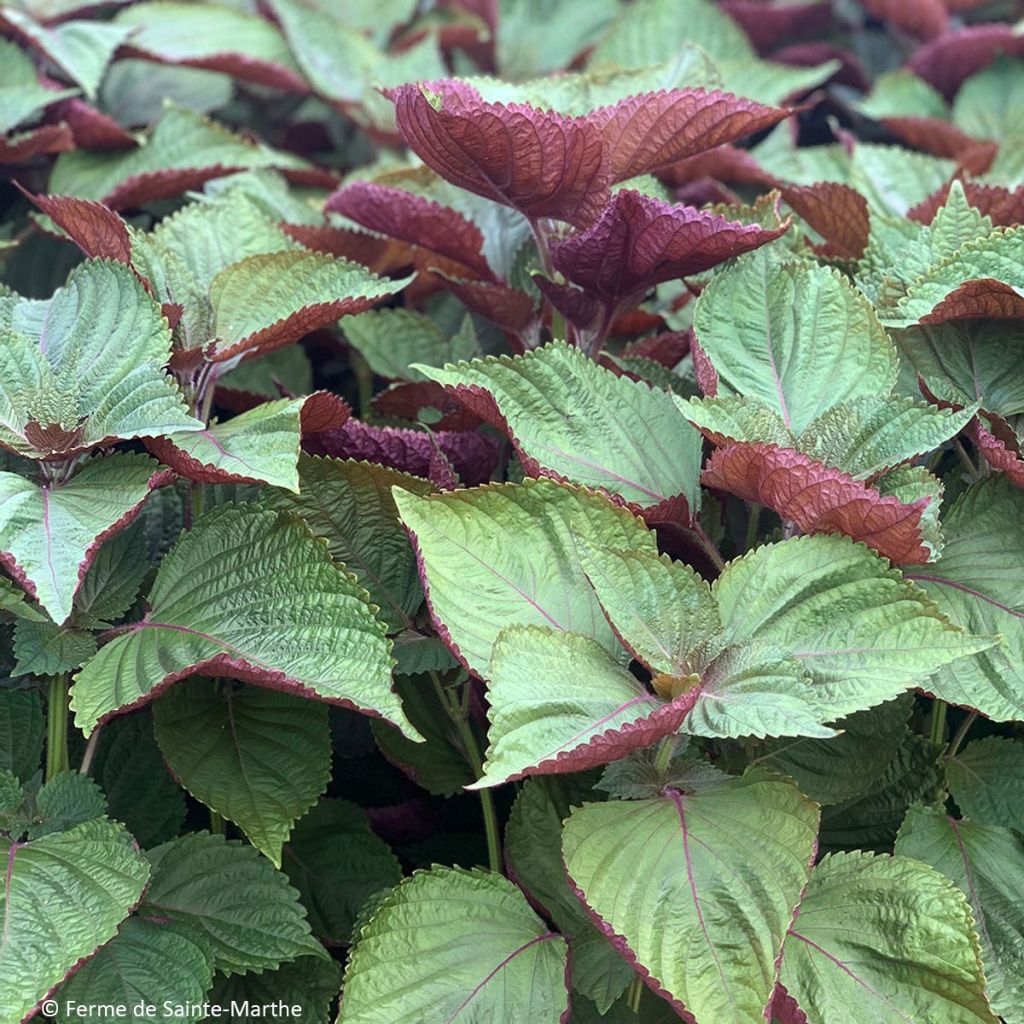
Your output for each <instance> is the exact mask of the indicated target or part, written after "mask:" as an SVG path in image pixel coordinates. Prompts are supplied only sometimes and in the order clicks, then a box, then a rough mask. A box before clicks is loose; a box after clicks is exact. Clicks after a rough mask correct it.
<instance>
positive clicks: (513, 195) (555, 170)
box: [388, 79, 609, 224]
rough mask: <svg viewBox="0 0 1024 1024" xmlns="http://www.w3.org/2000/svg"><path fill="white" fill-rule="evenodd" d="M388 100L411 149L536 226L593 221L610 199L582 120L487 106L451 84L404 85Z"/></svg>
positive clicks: (600, 150)
mask: <svg viewBox="0 0 1024 1024" xmlns="http://www.w3.org/2000/svg"><path fill="white" fill-rule="evenodd" d="M425 90H426V91H428V92H429V94H430V98H428V95H427V93H426V92H425ZM388 95H390V96H391V98H392V99H393V100H394V103H395V119H396V121H397V123H398V128H399V131H400V132H401V134H402V137H403V138H404V139H405V141H406V143H407V144H408V145H409V147H410V148H411V149H412V150H413V151H414V152H415V153H416V155H417V156H419V157H420V159H421V160H422V161H423V162H424V163H425V164H426V165H427V166H428V167H430V168H432V169H433V170H435V171H436V172H437V173H438V174H440V175H441V177H443V178H444V179H445V180H447V181H450V182H452V183H453V184H455V185H458V186H459V187H460V188H464V189H466V190H467V191H469V192H474V193H476V194H477V195H481V196H484V197H485V198H486V199H492V200H494V201H495V202H498V203H502V204H504V205H505V206H512V207H514V208H515V209H517V210H521V211H522V212H523V213H524V214H525V215H526V216H527V217H529V218H531V219H533V220H536V219H537V218H539V217H556V218H558V219H559V220H565V221H568V222H569V223H571V224H587V223H589V222H590V221H592V220H593V219H594V217H595V216H596V215H597V213H598V211H599V210H600V209H601V207H602V206H604V204H605V202H606V201H607V199H608V184H609V171H608V161H607V156H606V154H605V149H604V145H603V141H602V138H601V132H600V130H599V128H598V127H597V125H595V124H594V123H592V122H591V121H589V120H588V119H586V118H580V117H566V116H564V115H562V114H556V113H552V112H550V111H542V110H537V109H535V108H534V107H530V106H527V105H525V104H518V103H517V104H508V105H506V104H504V103H486V102H484V100H482V99H481V98H480V95H479V93H477V91H476V90H475V89H473V88H472V87H471V86H469V85H467V84H466V83H464V82H458V81H455V80H452V79H445V80H442V81H439V82H428V83H424V84H411V85H403V86H400V87H399V88H397V89H393V90H390V91H389V93H388ZM438 96H439V97H440V99H439V100H438V99H437V97H438ZM435 102H436V103H437V105H436V106H435Z"/></svg>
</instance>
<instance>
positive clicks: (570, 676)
mask: <svg viewBox="0 0 1024 1024" xmlns="http://www.w3.org/2000/svg"><path fill="white" fill-rule="evenodd" d="M696 696H697V694H696V691H695V688H694V687H693V686H687V687H685V688H683V690H682V692H681V693H679V694H678V695H675V694H673V695H672V697H673V699H671V700H665V699H663V698H661V697H659V696H658V695H657V694H656V693H653V692H651V691H650V690H648V689H647V688H646V687H645V686H644V684H643V683H642V682H641V681H640V680H639V679H638V678H637V677H636V676H634V675H632V674H631V673H630V672H629V671H628V670H627V669H626V668H624V667H623V666H622V664H621V662H620V661H618V660H616V659H615V658H614V657H613V656H612V655H610V654H609V653H608V652H607V651H606V650H605V649H604V648H603V647H602V646H601V645H600V644H599V643H598V642H597V641H596V640H592V639H591V638H589V637H585V636H581V635H580V634H578V633H566V632H559V631H556V630H553V629H544V628H541V627H538V626H519V627H512V628H508V629H503V630H502V631H501V633H500V634H499V635H498V639H497V641H496V642H495V644H494V653H493V655H492V657H491V667H490V671H489V672H488V675H487V697H488V703H489V705H490V707H489V709H488V717H489V718H490V722H491V727H490V730H489V733H488V736H489V739H490V745H489V746H488V748H487V754H486V758H485V762H484V774H483V777H482V778H481V779H480V781H479V782H478V783H475V784H474V785H472V786H469V787H467V788H469V789H479V788H483V787H485V786H496V785H500V784H501V783H503V782H509V781H511V780H513V779H520V778H523V777H524V776H526V775H546V774H555V773H559V772H575V771H582V770H584V769H586V768H593V767H595V766H597V765H601V764H607V763H608V762H609V761H615V760H617V759H618V758H620V757H624V756H625V755H626V754H628V753H629V751H631V750H633V749H635V748H636V747H644V746H648V745H650V744H651V743H654V742H656V741H657V740H659V739H661V738H662V737H663V736H667V735H669V734H671V733H674V732H675V731H676V730H677V729H679V727H680V725H682V723H683V721H684V720H685V718H686V716H687V714H688V713H689V711H690V708H691V707H692V706H693V702H694V700H695V699H696Z"/></svg>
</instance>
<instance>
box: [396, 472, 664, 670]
mask: <svg viewBox="0 0 1024 1024" xmlns="http://www.w3.org/2000/svg"><path fill="white" fill-rule="evenodd" d="M395 503H396V504H397V505H398V511H399V514H400V515H401V517H402V521H403V522H404V523H405V525H406V528H407V529H408V530H409V533H410V536H411V537H412V538H413V543H414V545H415V546H416V549H417V552H418V557H419V559H420V566H421V575H422V578H423V583H424V590H425V592H426V594H427V602H428V606H429V608H430V611H431V615H432V617H433V619H434V623H435V625H436V626H437V628H438V632H439V633H440V635H441V637H442V638H443V639H444V640H445V642H446V643H447V644H448V645H449V647H451V649H452V651H453V652H454V653H455V654H456V656H458V657H459V659H460V660H461V661H462V662H463V663H464V664H465V665H466V666H467V667H468V668H469V669H470V670H471V671H473V672H474V673H475V674H477V675H478V676H480V677H481V678H486V676H487V670H488V667H489V665H490V661H491V650H492V648H493V646H494V642H495V640H496V639H497V637H498V634H499V633H500V632H501V630H502V629H504V628H505V627H507V626H512V625H526V626H528V625H538V626H550V627H553V628H554V629H559V630H566V631H568V632H574V633H582V634H583V635H584V636H589V637H591V638H592V639H594V640H596V641H597V642H598V643H599V644H600V645H601V646H602V647H604V648H605V649H606V650H607V651H609V652H611V653H615V652H616V651H618V650H620V648H619V645H618V643H617V641H616V639H615V637H614V635H613V633H612V630H611V627H610V626H609V625H608V622H607V620H606V619H605V617H604V614H603V613H602V611H601V606H600V605H599V604H598V602H597V599H596V597H595V596H594V595H593V591H592V590H591V589H590V586H589V585H588V583H587V580H586V576H585V575H584V574H583V569H582V568H581V566H580V564H579V560H578V556H577V554H576V548H577V541H576V538H575V536H574V534H575V535H578V536H580V537H582V538H583V539H584V540H588V541H590V542H592V543H598V544H608V545H609V546H611V547H625V548H632V547H635V548H639V549H642V550H644V549H645V550H651V551H653V550H654V536H653V534H650V533H649V532H648V531H647V530H645V529H644V527H643V525H642V524H641V523H640V522H639V521H638V520H637V519H636V518H635V517H634V516H632V515H631V514H630V513H629V512H628V511H626V510H625V509H621V508H617V507H615V506H614V505H612V504H611V503H610V502H609V501H608V500H607V499H606V498H603V497H601V496H600V495H597V494H593V493H592V492H590V491H586V490H584V489H581V488H575V487H569V486H566V485H563V484H558V483H555V482H554V481H550V480H533V481H526V482H524V483H522V484H503V485H492V486H487V487H477V488H474V489H472V490H465V491H453V492H451V493H448V494H439V495H431V496H427V497H417V496H414V495H411V494H408V493H406V492H402V491H397V490H396V491H395ZM478 552H486V553H487V554H486V558H484V557H481V555H480V554H478Z"/></svg>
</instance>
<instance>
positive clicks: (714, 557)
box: [688, 522, 725, 572]
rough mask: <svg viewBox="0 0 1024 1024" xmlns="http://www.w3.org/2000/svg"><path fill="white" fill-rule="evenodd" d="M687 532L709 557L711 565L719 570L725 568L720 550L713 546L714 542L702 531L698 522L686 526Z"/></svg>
mask: <svg viewBox="0 0 1024 1024" xmlns="http://www.w3.org/2000/svg"><path fill="white" fill-rule="evenodd" d="M688 532H689V534H690V535H691V536H692V537H693V538H694V539H695V540H696V541H697V544H698V545H699V546H700V549H701V550H702V551H703V552H704V554H706V555H707V556H708V558H710V559H711V563H712V565H714V567H715V568H716V569H717V570H718V571H719V572H721V571H722V570H723V569H724V568H725V559H724V558H722V554H721V552H720V551H719V550H718V548H716V547H715V542H714V541H713V540H712V539H711V538H710V537H709V536H708V535H707V534H706V533H705V532H704V530H703V529H702V528H701V525H700V523H696V522H695V523H694V524H693V526H691V527H688Z"/></svg>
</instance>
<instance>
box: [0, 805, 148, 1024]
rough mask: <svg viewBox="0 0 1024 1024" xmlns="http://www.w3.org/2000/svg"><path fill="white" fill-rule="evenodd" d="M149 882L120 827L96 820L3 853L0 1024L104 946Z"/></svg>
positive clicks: (27, 1009)
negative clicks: (4, 868)
mask: <svg viewBox="0 0 1024 1024" xmlns="http://www.w3.org/2000/svg"><path fill="white" fill-rule="evenodd" d="M148 878H149V865H147V864H146V861H145V860H144V859H143V857H142V856H141V855H140V854H139V853H138V851H137V850H135V849H134V848H133V843H132V837H131V836H130V835H129V834H128V832H127V831H126V830H125V828H124V826H123V825H119V824H117V822H113V821H105V820H103V819H102V818H97V819H95V820H92V821H86V822H83V823H82V824H80V825H76V826H75V827H74V828H72V829H70V830H68V831H67V832H55V833H52V834H50V835H46V836H43V837H42V838H41V839H36V840H33V841H32V842H29V843H23V844H21V843H15V844H13V845H12V846H11V847H10V849H9V850H8V853H7V872H6V879H5V881H4V888H3V893H4V899H3V904H2V908H0V909H2V913H0V917H2V922H3V928H2V933H0V1019H3V1020H7V1021H19V1020H22V1019H23V1018H25V1017H27V1016H30V1015H31V1013H32V1011H33V1009H34V1008H35V1006H36V1004H37V1003H38V1002H39V1000H40V999H42V998H43V997H44V996H46V994H47V993H48V992H49V991H50V990H51V989H52V988H53V987H54V986H55V985H58V984H59V983H60V982H61V981H63V980H64V978H65V976H66V975H67V973H68V972H69V971H70V970H72V968H74V967H75V965H76V964H77V963H78V961H79V960H81V959H82V958H83V957H87V956H88V955H89V954H90V953H92V951H93V950H94V949H96V947H97V946H100V945H102V944H103V943H104V942H106V941H107V940H108V939H111V938H112V937H113V936H114V934H115V932H116V931H117V926H118V925H119V924H120V922H121V921H122V920H123V919H124V918H125V917H126V916H127V914H128V911H129V910H130V909H131V908H132V907H133V906H134V905H135V903H136V902H137V901H138V899H139V897H140V896H141V895H142V890H143V888H144V887H145V885H146V881H147V879H148Z"/></svg>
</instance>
